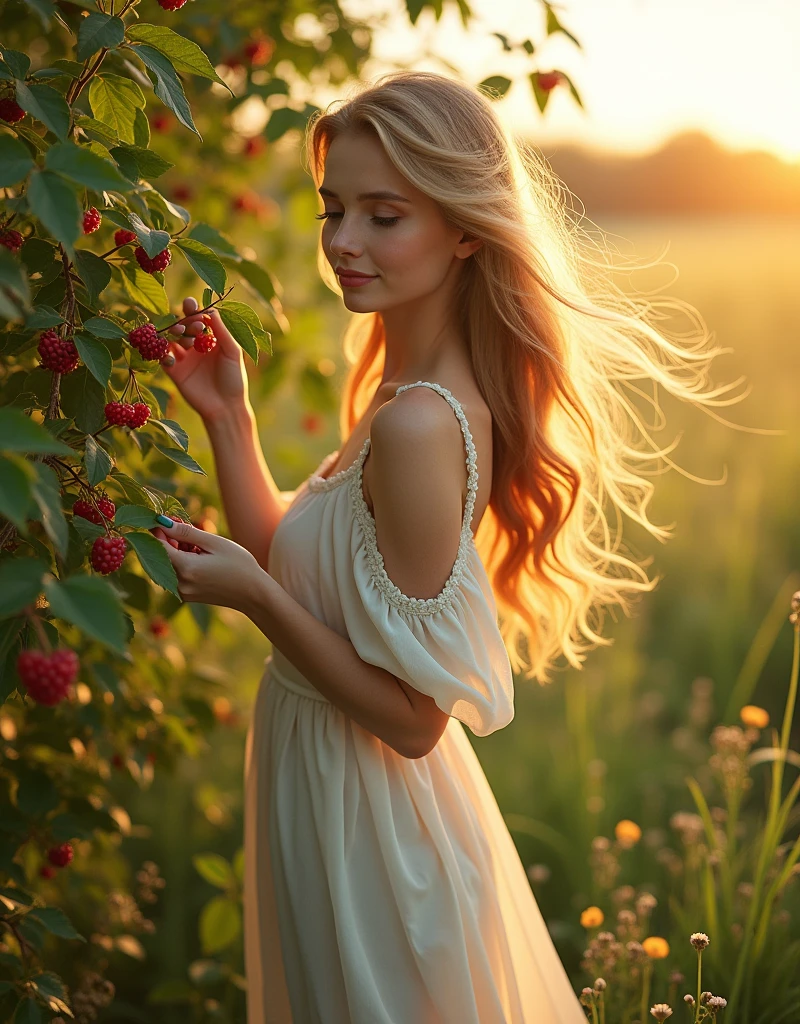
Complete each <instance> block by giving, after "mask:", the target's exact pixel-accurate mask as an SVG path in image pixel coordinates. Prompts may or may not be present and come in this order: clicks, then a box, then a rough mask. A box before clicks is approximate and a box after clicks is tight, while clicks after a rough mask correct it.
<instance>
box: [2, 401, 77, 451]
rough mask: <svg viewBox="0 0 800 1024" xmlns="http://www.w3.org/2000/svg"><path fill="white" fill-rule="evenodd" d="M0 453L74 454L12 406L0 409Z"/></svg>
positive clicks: (39, 425)
mask: <svg viewBox="0 0 800 1024" xmlns="http://www.w3.org/2000/svg"><path fill="white" fill-rule="evenodd" d="M0 451H6V452H26V453H28V454H32V453H39V454H47V455H74V454H75V452H74V450H73V449H72V448H70V447H69V445H66V444H64V442H63V441H59V440H58V439H57V438H55V437H53V435H52V434H51V433H50V432H49V431H47V430H45V428H44V427H43V426H42V425H41V424H40V423H36V422H35V421H34V420H32V419H31V418H30V416H26V415H25V413H24V412H23V411H22V410H21V409H15V408H13V407H12V406H5V407H4V408H2V409H0Z"/></svg>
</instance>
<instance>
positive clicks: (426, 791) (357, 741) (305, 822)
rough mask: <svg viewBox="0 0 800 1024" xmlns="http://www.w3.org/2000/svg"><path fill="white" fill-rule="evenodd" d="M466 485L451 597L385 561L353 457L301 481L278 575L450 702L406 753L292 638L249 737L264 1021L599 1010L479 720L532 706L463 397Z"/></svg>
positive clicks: (248, 885) (263, 688)
mask: <svg viewBox="0 0 800 1024" xmlns="http://www.w3.org/2000/svg"><path fill="white" fill-rule="evenodd" d="M417 386H426V387H430V388H433V389H434V390H435V391H437V392H438V393H439V394H440V395H441V396H442V397H443V398H445V399H446V400H447V401H448V403H449V404H450V405H451V406H452V408H453V411H454V412H455V414H456V416H457V417H458V420H459V422H460V424H461V428H462V432H463V434H464V439H465V443H466V450H467V473H468V489H467V501H466V507H465V511H464V521H463V524H462V531H461V542H460V545H459V550H458V556H457V558H456V562H455V564H454V566H453V570H452V574H451V576H450V578H449V579H448V581H447V583H446V584H445V586H444V589H443V590H442V592H441V593H440V594H439V595H438V596H437V597H435V598H430V599H421V598H413V597H408V596H406V595H404V594H402V593H401V592H400V591H399V590H398V588H397V587H396V586H395V585H394V584H393V583H392V582H391V580H390V579H389V577H388V576H387V574H386V571H385V569H384V567H383V559H382V557H381V554H380V552H379V551H378V548H377V545H376V532H375V523H374V520H373V518H372V514H371V513H370V511H369V508H368V507H367V504H366V502H365V500H364V497H363V493H362V483H361V478H362V467H363V464H364V461H365V459H366V456H367V453H368V451H369V444H370V439H369V438H367V439H366V440H365V442H364V445H363V447H362V449H361V452H360V453H359V455H358V457H357V458H356V460H355V462H354V463H353V464H352V465H351V466H349V467H347V468H345V469H344V470H342V471H341V472H338V473H336V474H334V475H333V476H332V477H330V478H329V479H325V478H324V477H323V475H322V471H323V469H324V468H327V467H329V466H330V465H331V464H332V463H331V460H332V459H334V458H335V456H336V455H337V454H338V452H332V453H331V454H330V455H328V456H326V458H325V459H324V460H323V461H322V463H321V464H320V466H319V467H318V470H317V472H316V473H313V474H311V476H310V477H309V478H308V479H307V480H306V481H305V482H304V483H303V484H302V485H301V486H300V487H299V488H298V489H297V491H296V492H295V496H294V500H293V501H292V504H291V506H290V507H289V509H288V510H287V512H286V514H285V516H284V517H283V519H282V520H281V522H280V524H279V526H278V529H277V530H276V532H275V534H274V537H273V541H272V545H271V547H270V554H269V573H270V575H271V576H273V577H274V579H276V580H277V581H278V582H279V583H280V584H281V586H283V587H284V589H286V590H287V591H288V592H289V593H290V594H291V595H292V596H293V597H294V598H295V600H297V601H298V602H300V603H301V604H302V605H303V606H304V607H305V608H307V609H308V610H309V611H310V612H312V614H313V615H315V616H316V617H317V618H318V619H320V620H321V621H322V622H324V623H326V625H328V626H329V627H330V628H331V629H334V630H336V632H337V633H339V634H340V635H341V636H343V637H347V638H348V639H349V640H350V641H351V643H352V644H353V645H354V646H355V648H356V651H357V652H358V654H359V656H360V657H361V658H362V659H363V660H364V661H366V662H368V663H369V664H372V665H379V666H381V668H384V669H386V670H387V671H389V672H391V673H392V674H393V675H396V676H398V677H400V678H401V679H403V680H404V681H405V682H407V683H408V684H410V685H411V686H413V687H415V688H416V689H417V690H419V691H421V692H423V693H426V694H428V695H429V696H431V697H433V699H434V700H435V701H436V704H437V705H438V706H439V707H440V708H441V709H442V710H443V711H445V712H447V713H448V714H449V715H451V716H452V717H451V718H450V720H449V722H448V724H447V727H446V728H445V730H444V732H443V734H442V736H441V738H440V740H439V742H438V744H437V745H436V747H435V748H434V749H433V750H432V751H431V752H430V753H429V754H428V755H426V756H425V757H421V758H413V759H412V758H405V757H402V756H401V755H400V754H398V753H397V752H396V751H395V750H393V749H392V748H391V747H389V746H388V745H386V744H385V743H383V742H382V741H381V740H379V739H378V738H377V737H376V736H374V735H373V734H372V733H370V732H369V731H367V730H366V729H364V728H362V727H361V726H359V725H358V724H357V723H355V722H353V721H352V719H350V718H349V717H348V716H347V715H345V714H344V713H343V712H342V711H340V710H339V709H338V708H337V707H335V705H333V704H331V703H330V701H328V699H327V698H326V697H324V696H323V695H322V694H321V693H320V692H319V691H318V690H316V689H315V688H314V686H313V685H312V684H311V683H310V682H309V681H308V680H307V679H305V678H304V677H303V676H302V675H301V674H300V672H299V671H298V670H297V669H296V668H295V667H294V666H293V665H292V664H291V662H289V661H288V660H287V659H286V658H285V657H284V656H283V655H282V654H281V653H280V652H279V651H278V650H277V648H274V649H273V652H272V654H271V655H270V656H269V657H268V658H267V659H266V662H265V666H266V667H265V671H264V674H263V677H262V680H261V683H260V686H259V690H258V695H257V698H256V702H255V707H254V712H253V717H252V721H251V725H250V729H249V731H248V736H247V746H246V754H245V796H246V801H245V803H246V806H245V828H244V832H245V837H244V842H245V882H244V907H245V921H244V929H245V932H244V934H245V966H246V973H247V1008H248V1024H556V1022H559V1024H585V1021H586V1014H585V1013H584V1011H583V1008H582V1007H581V1005H580V1003H579V1001H578V998H577V996H576V995H575V993H574V991H573V989H572V986H571V984H570V981H569V978H568V976H567V974H566V971H565V970H564V967H563V965H562V963H561V961H560V959H559V957H558V953H557V952H556V949H555V947H554V945H553V942H552V940H551V938H550V935H549V933H548V931H547V928H546V925H545V923H544V920H543V918H542V915H541V912H540V911H539V908H538V906H537V904H536V901H535V899H534V896H533V893H532V891H531V887H530V884H529V882H528V878H527V875H526V873H525V871H524V869H523V866H522V863H521V861H520V859H519V855H518V853H517V851H516V848H515V846H514V843H513V841H512V839H511V836H510V834H509V832H508V829H507V827H506V824H505V822H504V820H503V817H502V815H501V813H500V810H499V808H498V806H497V802H496V800H495V798H494V794H493V793H492V791H491V788H490V787H489V783H488V781H487V779H486V776H485V775H484V772H483V769H482V768H481V765H480V762H479V760H478V758H477V756H476V754H475V751H474V750H473V748H472V746H471V744H470V741H469V740H468V738H467V735H466V733H465V731H464V726H463V725H462V722H463V723H465V724H466V725H468V726H469V728H470V729H471V730H472V732H473V733H474V734H475V735H477V736H486V735H487V734H489V733H491V732H494V731H495V730H497V729H502V728H503V727H504V726H506V725H508V723H509V722H510V721H511V719H512V718H513V717H514V693H513V675H512V672H511V665H510V662H509V659H508V653H507V651H506V649H505V646H504V644H503V640H502V637H501V635H500V631H499V629H498V626H497V608H496V604H495V599H494V595H493V593H492V589H491V585H490V582H489V579H488V576H487V574H486V570H485V567H484V566H483V563H482V561H481V559H480V557H479V555H478V552H477V549H476V548H475V544H474V541H473V537H472V531H471V528H470V524H471V522H472V514H473V509H474V505H475V497H476V494H477V481H478V472H477V468H476V452H475V446H474V444H473V442H472V435H471V433H470V430H469V425H468V424H467V420H466V417H465V415H464V412H463V410H462V408H461V405H460V403H459V402H458V400H457V399H455V398H454V397H453V395H452V394H451V393H450V392H449V391H448V390H447V389H446V388H444V387H442V386H441V385H439V384H433V383H429V382H427V381H417V382H416V384H404V385H402V386H401V387H399V388H398V389H397V393H399V392H401V391H403V390H405V389H406V388H410V387H417Z"/></svg>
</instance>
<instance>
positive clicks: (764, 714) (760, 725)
mask: <svg viewBox="0 0 800 1024" xmlns="http://www.w3.org/2000/svg"><path fill="white" fill-rule="evenodd" d="M739 717H740V718H741V720H742V721H743V722H744V724H745V725H750V726H752V727H753V728H754V729H766V727H767V726H768V725H769V712H768V711H765V710H764V708H760V707H758V706H757V705H755V704H745V706H744V707H743V708H742V710H741V711H740V712H739Z"/></svg>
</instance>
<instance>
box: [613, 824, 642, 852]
mask: <svg viewBox="0 0 800 1024" xmlns="http://www.w3.org/2000/svg"><path fill="white" fill-rule="evenodd" d="M614 835H616V837H617V839H618V840H619V842H620V844H621V845H622V846H623V847H625V848H626V849H627V848H630V847H631V846H635V845H636V843H638V842H639V840H640V839H641V838H642V830H641V829H640V828H639V826H638V825H637V824H636V822H635V821H631V820H630V819H629V818H623V819H622V820H621V821H618V822H617V824H616V827H615V828H614Z"/></svg>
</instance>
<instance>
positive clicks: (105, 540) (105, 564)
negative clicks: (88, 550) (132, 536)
mask: <svg viewBox="0 0 800 1024" xmlns="http://www.w3.org/2000/svg"><path fill="white" fill-rule="evenodd" d="M127 547H128V542H127V541H126V540H125V538H124V537H98V538H97V540H96V541H95V542H94V544H92V556H91V562H92V568H93V569H94V570H95V572H99V573H100V574H101V575H103V576H107V575H108V574H109V573H110V572H115V571H116V570H117V569H119V567H120V566H121V565H122V562H123V559H124V558H125V551H126V549H127Z"/></svg>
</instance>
